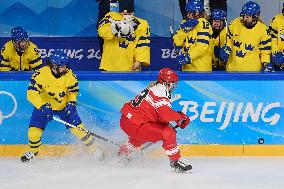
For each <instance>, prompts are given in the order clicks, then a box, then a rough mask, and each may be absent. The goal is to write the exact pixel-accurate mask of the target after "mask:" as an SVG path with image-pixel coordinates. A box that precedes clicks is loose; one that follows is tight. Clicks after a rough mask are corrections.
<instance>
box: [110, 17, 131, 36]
mask: <svg viewBox="0 0 284 189" xmlns="http://www.w3.org/2000/svg"><path fill="white" fill-rule="evenodd" d="M110 22H111V24H110V29H111V32H112V33H113V35H115V36H117V37H120V38H127V37H129V36H130V35H132V33H131V26H130V25H129V24H128V23H127V22H126V21H125V20H119V21H116V20H112V19H110Z"/></svg>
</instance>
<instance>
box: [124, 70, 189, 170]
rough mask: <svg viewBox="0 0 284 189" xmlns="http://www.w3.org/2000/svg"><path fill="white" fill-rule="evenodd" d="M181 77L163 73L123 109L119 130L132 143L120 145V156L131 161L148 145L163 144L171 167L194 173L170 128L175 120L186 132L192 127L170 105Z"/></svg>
mask: <svg viewBox="0 0 284 189" xmlns="http://www.w3.org/2000/svg"><path fill="white" fill-rule="evenodd" d="M177 83H178V76H177V74H176V72H174V71H173V70H171V69H169V68H163V69H161V70H160V72H159V75H158V80H157V81H155V82H152V83H150V85H149V86H148V87H147V88H146V89H145V90H144V91H142V92H141V93H140V94H139V95H137V96H136V97H135V98H134V99H133V100H131V101H130V102H128V103H126V104H125V105H124V106H123V108H122V109H121V113H122V116H121V119H120V127H121V129H122V130H123V131H124V132H125V133H126V134H127V135H128V137H129V140H128V141H127V142H126V143H125V144H123V145H121V147H120V150H119V157H120V158H122V159H126V160H127V159H129V158H131V154H132V153H135V151H138V150H139V147H140V146H141V145H142V144H144V143H145V142H157V141H163V148H164V150H165V152H166V154H167V156H168V157H169V159H170V166H171V167H172V168H173V169H175V170H179V171H189V170H191V168H192V167H191V165H190V164H188V163H186V161H182V160H181V159H180V158H181V156H180V151H179V147H178V145H177V141H176V131H175V129H173V128H172V127H171V126H170V125H169V122H170V121H175V122H176V123H177V126H179V127H180V128H182V129H184V128H185V127H186V126H187V125H188V124H189V121H190V120H189V117H188V116H187V115H186V114H184V113H183V112H176V111H174V110H173V109H172V106H171V101H170V99H171V93H172V92H173V91H174V89H175V88H176V87H177Z"/></svg>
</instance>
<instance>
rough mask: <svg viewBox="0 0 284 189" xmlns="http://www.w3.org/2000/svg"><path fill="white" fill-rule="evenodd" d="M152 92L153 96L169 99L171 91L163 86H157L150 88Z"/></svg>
mask: <svg viewBox="0 0 284 189" xmlns="http://www.w3.org/2000/svg"><path fill="white" fill-rule="evenodd" d="M150 91H152V92H153V94H154V95H155V96H157V97H165V98H168V96H169V91H168V90H167V89H166V87H165V86H164V85H162V84H160V83H159V84H157V85H154V86H152V87H150Z"/></svg>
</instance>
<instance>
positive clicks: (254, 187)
mask: <svg viewBox="0 0 284 189" xmlns="http://www.w3.org/2000/svg"><path fill="white" fill-rule="evenodd" d="M189 160H190V161H191V163H192V166H193V170H192V172H190V173H174V172H172V171H171V170H170V168H169V163H168V160H167V159H166V158H150V157H145V158H143V159H141V160H139V162H137V163H136V164H135V165H133V166H130V167H125V166H121V165H119V164H118V163H117V162H116V160H114V159H113V160H108V161H105V162H103V163H102V162H98V161H96V160H94V159H93V158H91V157H63V158H56V159H38V160H37V161H35V162H33V163H31V164H22V163H21V162H20V161H19V159H16V158H0V189H25V188H27V189H55V188H56V189H57V188H58V189H65V188H66V189H152V188H153V189H199V188H201V189H215V188H216V189H235V188H237V189H248V188H249V189H266V188H267V189H283V188H284V158H283V157H189Z"/></svg>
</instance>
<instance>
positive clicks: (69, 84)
mask: <svg viewBox="0 0 284 189" xmlns="http://www.w3.org/2000/svg"><path fill="white" fill-rule="evenodd" d="M78 92H79V86H78V80H77V78H76V76H75V75H74V73H73V72H72V70H70V69H69V71H68V72H67V73H66V74H65V75H62V76H61V77H59V78H56V77H54V76H53V74H52V72H51V69H50V67H49V66H44V67H43V68H41V69H39V70H37V71H36V72H35V73H34V74H33V75H32V78H31V80H30V84H29V87H28V91H27V99H28V101H30V102H31V103H32V104H33V105H34V106H35V107H36V108H37V109H39V108H40V107H41V106H42V105H44V104H46V103H49V104H50V105H51V107H52V110H62V109H63V108H65V107H66V104H67V103H68V102H70V101H74V102H76V101H77V95H78Z"/></svg>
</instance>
